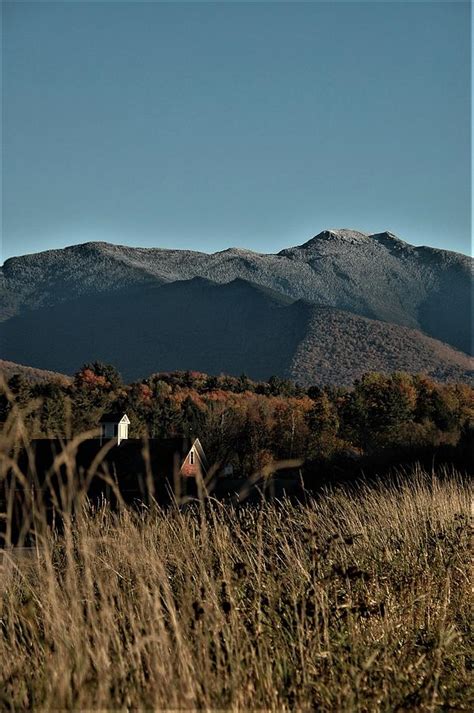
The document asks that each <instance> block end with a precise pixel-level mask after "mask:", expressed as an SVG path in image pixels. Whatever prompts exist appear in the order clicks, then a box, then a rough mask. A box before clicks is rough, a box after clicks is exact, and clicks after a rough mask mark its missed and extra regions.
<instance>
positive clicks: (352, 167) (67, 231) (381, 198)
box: [1, 0, 471, 260]
mask: <svg viewBox="0 0 474 713" xmlns="http://www.w3.org/2000/svg"><path fill="white" fill-rule="evenodd" d="M470 47H471V16H470V6H469V3H467V2H466V3H465V2H456V1H453V0H450V2H408V3H404V2H382V1H378V2H377V1H375V2H301V3H300V2H291V3H286V2H236V3H231V2H220V3H212V2H191V3H181V2H166V3H165V2H113V1H109V2H68V1H67V0H64V1H63V2H57V3H50V2H42V1H41V0H40V1H39V2H21V1H16V2H4V3H2V220H1V228H2V241H1V247H2V256H1V260H5V259H6V258H8V257H10V256H12V255H21V254H25V253H30V252H36V251H39V250H46V249H50V248H57V247H64V246H66V245H71V244H75V243H82V242H87V241H90V240H105V241H109V242H114V243H119V244H127V245H137V246H155V247H168V248H170V247H171V248H173V247H174V248H187V249H195V250H202V251H206V252H214V251H217V250H223V249H225V248H228V247H230V246H238V247H244V248H248V249H252V250H256V251H260V252H277V251H278V250H281V249H282V248H284V247H288V246H290V245H297V244H301V243H303V242H305V241H306V240H308V239H309V238H311V237H312V236H314V235H316V234H317V233H318V232H320V231H321V230H324V229H326V228H342V227H344V228H353V229H357V230H362V231H364V232H380V231H383V230H389V231H391V232H393V233H395V234H396V235H398V236H399V237H401V238H402V239H404V240H406V241H407V242H410V243H413V244H416V245H432V246H434V247H439V248H445V249H449V250H456V251H460V252H464V253H470V252H471V247H470V241H471V139H470V132H471V55H470V51H471V50H470Z"/></svg>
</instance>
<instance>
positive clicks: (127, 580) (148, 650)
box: [0, 470, 472, 712]
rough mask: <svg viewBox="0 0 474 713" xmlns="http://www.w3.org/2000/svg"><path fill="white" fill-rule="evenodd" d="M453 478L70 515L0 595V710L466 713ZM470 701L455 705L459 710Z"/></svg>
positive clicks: (464, 583)
mask: <svg viewBox="0 0 474 713" xmlns="http://www.w3.org/2000/svg"><path fill="white" fill-rule="evenodd" d="M469 500H470V493H469V490H468V487H467V485H466V484H465V483H464V482H463V480H462V479H461V477H460V476H457V475H456V474H455V473H446V472H444V473H439V474H438V476H434V475H432V474H430V475H428V474H426V473H422V472H421V471H419V470H418V471H417V470H415V471H414V472H413V473H411V474H409V475H408V476H405V477H404V478H403V479H402V478H400V481H399V482H392V483H391V484H385V485H384V484H379V485H375V486H374V485H372V486H368V485H360V486H358V487H357V488H356V489H354V490H351V491H349V490H344V489H334V490H328V491H327V492H325V493H323V494H321V495H320V496H318V498H317V499H315V500H312V499H308V500H307V502H306V503H304V504H299V505H298V504H292V503H291V502H289V501H282V502H276V503H275V502H273V503H263V504H262V505H260V506H258V507H257V506H253V507H251V506H245V505H244V506H241V507H239V508H236V507H233V506H230V505H225V504H223V503H219V502H217V501H213V500H210V501H208V502H207V503H205V504H196V505H195V506H192V507H190V508H187V509H178V508H176V509H174V510H171V511H168V512H164V511H160V510H159V509H156V510H155V509H151V510H149V509H144V510H143V512H141V513H140V514H137V513H136V512H132V511H131V510H128V509H123V510H122V511H120V512H118V513H115V514H113V513H111V512H110V511H109V510H108V508H107V506H106V505H104V506H103V507H102V508H99V509H95V510H94V509H92V508H91V506H90V505H88V504H85V505H84V507H83V510H82V511H81V512H80V513H79V514H78V515H76V517H75V518H72V519H71V520H67V521H66V525H65V528H64V531H63V533H62V534H58V533H56V534H51V533H50V534H47V535H45V536H44V537H43V538H41V539H40V540H39V541H38V549H37V551H36V552H34V553H33V554H32V556H30V557H29V558H26V559H18V558H17V557H14V556H11V555H10V554H9V552H8V551H7V552H6V553H5V555H4V560H3V571H2V572H1V574H2V577H1V580H0V581H1V584H0V660H1V662H2V665H1V670H0V708H2V709H5V710H12V711H13V710H23V709H25V708H37V709H43V710H54V709H75V710H85V709H89V710H90V709H105V708H108V709H119V710H124V709H158V710H166V709H186V710H189V709H203V710H210V709H220V710H223V709H225V710H240V711H249V710H255V709H259V710H262V709H265V710H275V711H286V710H321V711H348V712H349V711H351V712H352V711H370V712H372V711H408V710H410V711H412V710H416V711H438V710H440V711H441V710H443V711H445V710H456V711H462V710H472V708H471V705H470V703H469V690H468V684H469V675H470V674H469V668H470V666H472V654H470V653H469V652H470V651H472V648H471V649H470V647H469V641H468V637H469V623H470V622H469V616H470V601H469V597H470V583H469V571H468V555H469ZM471 704H472V701H471Z"/></svg>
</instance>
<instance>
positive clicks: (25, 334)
mask: <svg viewBox="0 0 474 713" xmlns="http://www.w3.org/2000/svg"><path fill="white" fill-rule="evenodd" d="M0 339H1V341H2V348H3V352H4V355H5V357H6V358H8V359H11V360H14V361H18V362H22V363H25V362H26V363H29V364H31V365H33V366H35V367H39V368H44V369H51V370H55V371H61V372H65V373H72V372H73V371H75V370H76V369H77V368H78V367H79V366H80V365H81V364H82V363H83V362H86V361H91V360H93V359H99V360H103V361H106V362H111V363H113V364H114V365H115V366H117V368H118V369H119V370H120V371H121V373H122V375H123V376H124V378H125V379H127V380H134V379H138V378H141V377H145V376H147V375H148V374H150V373H152V372H156V371H170V370H175V369H180V370H181V369H183V370H185V369H192V370H197V371H204V372H207V373H211V374H212V373H214V374H219V373H221V372H224V373H230V374H235V375H239V374H241V373H242V372H245V373H247V374H248V375H249V376H250V377H252V378H254V379H264V378H268V377H269V376H270V375H271V374H278V375H280V376H286V377H291V378H296V379H297V380H298V381H299V382H300V383H302V384H312V383H339V384H348V383H350V382H351V381H353V379H354V378H357V377H359V376H361V375H362V374H363V373H364V372H366V371H368V370H369V369H376V370H380V371H384V370H386V371H392V370H394V369H406V370H408V371H412V372H419V371H424V372H427V373H431V374H433V375H436V376H437V378H439V379H441V380H465V379H467V378H468V372H469V370H470V369H471V368H472V366H471V361H470V360H469V358H468V357H467V356H466V355H464V354H462V353H460V352H457V351H455V350H454V349H452V348H450V347H448V346H446V345H444V344H441V343H440V342H437V341H436V340H433V339H430V338H429V337H427V336H426V335H423V334H421V333H420V332H417V331H415V330H411V329H407V328H403V327H399V326H396V325H392V324H387V323H384V322H380V321H375V320H370V319H368V318H363V317H359V316H357V315H354V314H351V313H349V312H342V311H340V310H336V309H334V308H331V307H321V306H316V305H313V304H311V303H309V302H307V301H303V300H298V301H291V300H289V299H288V298H286V297H283V296H281V295H280V294H278V293H274V292H272V291H270V290H269V289H267V288H262V287H260V286H257V285H255V284H251V283H249V282H246V281H244V280H241V279H237V280H234V281H232V282H230V283H226V284H223V285H219V284H216V283H212V282H210V281H209V280H205V279H203V278H194V279H192V280H187V281H182V282H172V283H167V284H164V285H156V286H149V285H144V286H141V287H135V288H133V289H128V290H121V291H120V292H118V291H116V292H108V293H104V294H100V295H94V296H91V295H87V296H82V297H78V298H76V299H75V300H70V301H68V302H63V303H60V304H58V305H55V306H53V307H43V308H40V309H37V310H32V311H25V312H24V313H22V314H21V315H18V316H17V317H13V318H11V319H9V320H7V321H5V322H3V323H2V324H0Z"/></svg>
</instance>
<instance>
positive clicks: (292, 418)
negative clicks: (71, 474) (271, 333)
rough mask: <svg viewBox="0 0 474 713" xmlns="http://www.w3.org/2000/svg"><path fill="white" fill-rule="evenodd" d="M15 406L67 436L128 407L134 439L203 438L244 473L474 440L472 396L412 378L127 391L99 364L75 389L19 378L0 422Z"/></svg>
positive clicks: (188, 377) (38, 425)
mask: <svg viewBox="0 0 474 713" xmlns="http://www.w3.org/2000/svg"><path fill="white" fill-rule="evenodd" d="M15 409H16V410H20V411H21V412H22V413H23V416H24V419H25V422H26V424H27V430H28V433H29V434H30V436H31V437H32V438H42V437H43V438H44V437H49V438H52V437H54V438H70V437H72V436H73V435H75V434H77V433H79V432H83V431H85V430H90V429H94V428H97V426H98V423H99V420H100V418H101V416H102V414H103V413H104V412H106V411H110V410H114V411H115V410H118V411H122V410H123V411H126V412H127V414H128V416H129V418H130V421H131V426H130V434H129V435H130V437H131V438H139V437H149V438H169V437H175V436H179V435H185V436H198V437H199V438H200V439H201V441H202V443H203V445H204V447H205V450H206V452H207V454H208V456H209V459H210V460H211V462H226V463H229V462H231V463H232V465H233V467H234V472H235V473H236V474H238V475H242V476H245V475H248V474H250V473H253V472H255V471H258V470H259V469H261V468H263V467H264V466H265V465H267V464H268V463H270V462H271V461H275V460H280V459H288V458H301V459H303V460H305V461H307V462H313V463H320V464H321V463H326V464H328V463H331V464H334V463H337V462H338V461H341V460H343V461H344V462H346V463H347V462H351V461H357V460H360V459H361V458H363V457H365V458H367V457H369V458H370V457H376V456H377V455H380V454H383V453H385V454H387V453H388V454H391V457H392V458H394V459H396V457H397V456H396V454H397V453H398V454H400V453H402V452H406V451H407V450H412V451H416V450H417V449H418V450H420V449H430V448H431V449H433V448H439V447H446V446H448V447H457V446H459V444H462V443H467V442H468V441H469V440H470V439H472V433H473V428H474V389H473V388H471V387H470V386H468V385H465V384H439V383H436V382H435V381H433V380H432V379H430V378H428V377H426V376H424V375H410V374H407V373H393V374H381V373H368V374H366V375H364V376H363V377H362V378H361V379H360V380H357V381H356V382H355V383H354V384H353V385H352V386H351V387H334V386H328V387H323V388H321V387H310V388H307V389H305V388H302V387H301V386H299V385H298V384H295V383H293V382H292V381H289V380H287V379H282V378H279V377H276V376H273V377H271V378H270V379H269V380H268V381H266V382H255V381H252V380H251V379H249V378H248V377H247V376H245V375H242V376H240V377H234V376H228V375H221V376H210V375H207V374H203V373H201V372H195V371H186V372H167V373H157V374H153V375H152V376H150V377H149V378H146V379H143V380H142V381H138V382H134V383H132V384H124V383H123V381H122V379H121V377H120V374H119V373H118V371H117V370H116V369H115V368H114V367H113V366H111V365H108V364H103V363H101V362H97V361H96V362H93V363H89V364H84V366H83V367H82V368H81V369H80V370H79V371H78V372H77V373H76V374H75V376H74V378H73V379H72V380H71V381H70V383H63V382H58V381H55V380H52V381H50V382H46V383H32V382H31V381H29V380H28V379H27V378H25V377H24V376H23V375H21V374H15V375H14V376H12V377H10V379H9V380H8V382H7V388H6V389H5V391H4V393H3V394H2V395H1V396H0V422H6V421H7V419H8V417H9V414H10V413H11V412H12V410H15ZM394 454H395V455H394Z"/></svg>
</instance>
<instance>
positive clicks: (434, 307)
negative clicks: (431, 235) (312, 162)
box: [0, 230, 473, 351]
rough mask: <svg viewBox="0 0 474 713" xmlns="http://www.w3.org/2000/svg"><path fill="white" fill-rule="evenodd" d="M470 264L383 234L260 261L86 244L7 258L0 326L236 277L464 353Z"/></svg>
mask: <svg viewBox="0 0 474 713" xmlns="http://www.w3.org/2000/svg"><path fill="white" fill-rule="evenodd" d="M472 265H473V261H472V259H471V258H469V257H467V256H465V255H460V254H457V253H453V252H449V251H445V250H435V249H433V248H427V247H414V246H412V245H409V244H408V243H405V242H403V241H401V240H399V239H398V238H396V237H395V236H394V235H392V234H390V233H377V234H373V235H367V234H365V233H359V232H356V231H351V230H326V231H323V232H322V233H320V234H319V235H317V236H316V237H315V238H313V239H312V240H309V241H308V242H307V243H305V244H303V245H300V246H298V247H294V248H288V249H286V250H282V251H281V252H280V253H278V254H277V255H263V254H259V253H254V252H252V251H250V250H241V249H237V248H231V249H229V250H224V251H222V252H218V253H214V254H211V255H208V254H206V253H199V252H192V251H187V250H163V249H158V248H130V247H125V246H117V245H111V244H107V243H86V244H84V245H77V246H73V247H70V248H65V249H64V250H52V251H47V252H45V253H38V254H36V255H26V256H24V257H18V258H12V259H10V260H7V261H6V262H5V265H4V266H3V268H1V269H0V317H1V318H3V319H7V318H9V317H11V316H13V315H15V314H17V313H18V312H20V311H21V310H22V309H25V308H35V307H38V306H40V305H45V306H48V305H55V304H58V303H60V302H62V301H65V300H69V299H73V298H75V297H78V296H81V295H87V294H89V295H96V294H99V293H102V292H108V291H110V290H121V289H122V288H124V287H132V286H136V285H144V284H157V283H158V284H163V283H166V282H172V281H177V280H188V279H190V278H192V277H196V276H199V277H204V278H207V279H211V280H212V281H214V282H218V283H225V282H230V281H231V280H234V279H235V278H242V279H245V280H249V281H251V282H254V283H257V284H259V285H262V286H265V287H268V288H270V289H272V290H276V291H278V292H281V293H283V294H286V295H288V296H289V297H292V298H294V299H301V298H302V299H305V300H308V301H310V302H313V303H314V304H320V305H328V306H332V307H337V308H339V309H343V310H347V311H349V312H353V313H354V314H358V315H362V316H365V317H370V318H373V319H378V320H383V321H387V322H393V323H394V324H399V325H403V326H406V327H411V328H414V329H420V330H422V331H424V332H426V333H427V334H429V335H430V336H432V337H435V338H436V339H440V340H442V341H445V342H447V343H449V344H451V345H453V346H455V347H456V348H458V349H461V350H463V351H470V350H471V348H472V344H471V302H470V300H471V285H472Z"/></svg>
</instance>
